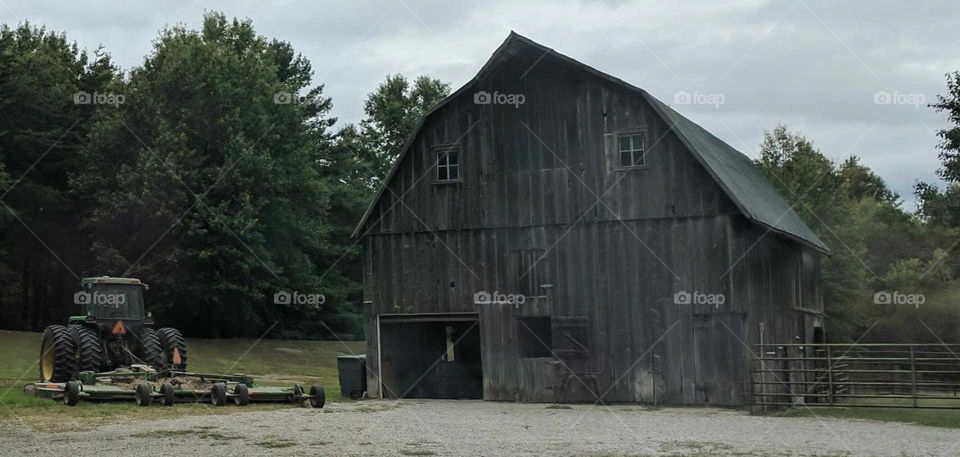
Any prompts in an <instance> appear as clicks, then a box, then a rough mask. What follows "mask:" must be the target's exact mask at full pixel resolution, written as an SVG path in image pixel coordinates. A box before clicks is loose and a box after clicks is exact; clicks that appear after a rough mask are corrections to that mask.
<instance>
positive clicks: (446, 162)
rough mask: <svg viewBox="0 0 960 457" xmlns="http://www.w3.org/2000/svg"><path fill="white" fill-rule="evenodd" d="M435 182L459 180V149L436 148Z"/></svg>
mask: <svg viewBox="0 0 960 457" xmlns="http://www.w3.org/2000/svg"><path fill="white" fill-rule="evenodd" d="M436 153H437V182H456V181H459V180H460V150H459V149H458V148H442V149H437V150H436Z"/></svg>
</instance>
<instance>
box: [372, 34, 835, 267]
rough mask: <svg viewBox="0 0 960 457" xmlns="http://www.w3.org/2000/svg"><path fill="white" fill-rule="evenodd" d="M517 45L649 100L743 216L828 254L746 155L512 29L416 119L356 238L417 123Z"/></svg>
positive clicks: (467, 87) (671, 111)
mask: <svg viewBox="0 0 960 457" xmlns="http://www.w3.org/2000/svg"><path fill="white" fill-rule="evenodd" d="M517 45H520V46H529V47H532V48H533V49H535V50H537V51H539V52H542V53H543V55H544V56H546V55H550V56H552V57H554V58H557V59H559V60H561V61H563V62H566V63H569V64H571V65H575V66H577V67H578V68H580V69H582V70H585V71H587V72H589V73H591V74H593V75H595V76H597V77H600V78H602V79H605V80H607V81H610V82H612V83H614V84H617V85H619V86H621V87H623V88H625V89H627V90H630V91H633V92H635V93H637V94H639V95H641V96H642V97H644V99H645V100H647V102H648V103H650V105H651V106H652V107H653V109H654V111H656V112H657V114H659V115H660V116H661V117H662V118H663V121H664V122H665V123H666V124H667V125H668V126H670V129H671V130H672V131H673V132H674V133H676V135H677V136H678V137H679V139H680V141H681V142H683V144H684V145H686V146H687V148H688V149H690V151H691V152H692V153H693V155H694V156H695V157H696V159H697V161H699V162H700V164H701V165H703V167H704V168H706V170H707V172H708V173H709V174H710V176H712V177H713V179H714V180H715V181H716V182H717V184H718V185H719V186H720V188H721V189H723V191H724V193H725V194H726V195H727V196H728V197H729V198H730V200H731V201H733V203H734V204H735V205H736V206H737V208H738V209H739V210H740V212H741V213H743V215H744V216H745V217H746V218H748V219H750V220H751V221H753V222H754V223H756V224H758V225H761V226H763V227H765V228H767V229H769V230H771V231H774V232H777V233H779V234H781V235H784V236H787V237H789V238H792V239H795V240H797V241H800V242H802V243H804V244H807V245H809V246H811V247H813V248H815V249H817V250H819V251H821V252H829V248H827V246H826V245H825V244H824V243H823V242H822V241H821V240H820V239H819V238H818V237H817V235H816V234H815V233H814V232H813V230H811V229H810V227H809V226H807V224H806V223H804V222H803V220H802V219H801V218H800V215H798V214H797V212H796V211H794V209H793V207H792V206H791V205H789V204H787V202H786V201H785V200H784V199H783V197H782V196H781V195H780V193H779V192H778V191H777V190H776V188H774V187H773V185H771V184H770V182H769V181H768V180H767V178H766V177H765V176H764V175H763V173H762V172H761V171H760V169H758V168H757V166H756V165H754V163H753V161H752V160H750V158H749V157H747V156H746V155H744V154H743V153H741V152H740V151H738V150H736V149H735V148H733V147H732V146H730V145H729V144H727V143H726V142H724V141H723V140H721V139H720V138H717V137H716V136H714V135H713V134H711V133H710V132H708V131H707V130H706V129H704V128H703V127H700V126H699V125H697V124H696V123H695V122H693V121H691V120H690V119H687V118H686V117H684V116H683V115H681V114H680V113H678V112H677V111H675V110H674V109H673V108H670V107H669V106H667V104H665V103H663V102H662V101H660V100H658V99H657V98H656V97H654V96H652V95H650V94H649V93H648V92H647V91H645V90H643V89H641V88H639V87H636V86H633V85H631V84H630V83H627V82H626V81H623V80H621V79H618V78H615V77H613V76H611V75H608V74H606V73H603V72H601V71H599V70H597V69H595V68H593V67H590V66H588V65H585V64H583V63H581V62H578V61H576V60H574V59H572V58H570V57H567V56H565V55H563V54H560V53H558V52H556V51H554V50H552V49H550V48H547V47H545V46H543V45H540V44H538V43H536V42H534V41H532V40H530V39H528V38H526V37H523V36H521V35H519V34H517V33H515V32H510V35H509V36H508V37H507V39H506V40H505V41H504V42H503V44H501V45H500V47H499V48H497V50H496V51H495V52H494V53H493V55H492V56H491V57H490V59H489V60H488V61H487V62H486V63H485V64H484V66H483V68H481V69H480V71H479V72H478V73H477V75H476V76H474V77H473V79H471V80H470V81H469V82H468V83H467V84H465V85H464V86H463V87H461V88H460V89H458V90H457V91H456V92H454V93H453V94H451V95H450V96H449V97H447V98H445V99H444V100H443V101H442V102H440V103H439V104H437V106H435V107H434V108H433V109H431V110H430V111H428V112H427V113H426V114H424V116H423V118H422V119H420V123H419V124H418V125H417V127H416V128H415V129H414V131H413V132H411V134H410V136H409V137H408V138H407V142H406V144H405V145H404V148H403V150H402V152H401V153H400V156H399V157H398V158H397V160H396V162H395V163H394V164H393V169H391V171H390V174H388V175H387V178H386V179H385V180H384V182H383V183H382V185H381V188H380V191H379V192H378V193H377V195H376V197H375V198H374V199H373V201H372V202H371V203H370V206H369V207H368V208H367V211H366V212H365V213H364V215H363V218H362V219H361V220H360V223H359V224H357V228H356V229H355V230H354V232H353V236H354V237H356V236H358V235H360V234H361V230H362V229H363V227H364V226H365V225H366V223H367V219H368V218H369V217H370V214H371V213H372V212H373V210H374V208H375V207H376V205H377V203H378V201H379V200H380V198H381V196H382V195H383V191H384V188H385V187H386V186H387V185H389V183H390V181H391V180H392V178H393V175H394V173H396V170H397V168H398V167H399V165H400V163H402V162H403V160H404V158H405V157H406V155H407V153H408V151H409V150H410V146H411V144H412V143H413V139H414V138H415V137H416V135H417V133H418V132H419V131H420V129H421V127H423V125H424V123H425V122H426V120H427V119H428V118H430V116H431V115H433V114H434V113H435V112H437V110H439V109H440V108H442V107H443V106H445V105H446V104H447V103H449V102H450V101H451V100H453V99H455V98H456V97H458V96H460V95H461V94H463V93H464V92H467V91H470V90H472V88H473V86H474V85H475V84H476V83H477V81H479V80H480V79H481V77H483V76H485V75H486V74H487V73H488V72H490V71H491V69H492V68H493V67H495V66H496V65H497V64H498V63H500V62H501V59H502V57H503V56H504V55H505V54H507V53H508V52H509V50H510V49H511V48H512V47H513V46H517Z"/></svg>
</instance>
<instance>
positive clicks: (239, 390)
mask: <svg viewBox="0 0 960 457" xmlns="http://www.w3.org/2000/svg"><path fill="white" fill-rule="evenodd" d="M233 394H234V397H233V402H234V403H236V404H237V406H247V405H249V404H250V389H249V388H248V387H247V385H246V384H237V387H234V388H233Z"/></svg>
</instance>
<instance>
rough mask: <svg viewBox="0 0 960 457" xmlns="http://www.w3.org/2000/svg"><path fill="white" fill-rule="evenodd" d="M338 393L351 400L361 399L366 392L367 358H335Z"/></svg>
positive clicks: (345, 356) (355, 356) (353, 356)
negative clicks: (338, 378)
mask: <svg viewBox="0 0 960 457" xmlns="http://www.w3.org/2000/svg"><path fill="white" fill-rule="evenodd" d="M337 371H338V372H339V377H340V393H341V394H342V395H343V396H344V397H350V398H353V399H358V398H363V393H364V392H366V391H367V356H366V355H341V356H339V357H337Z"/></svg>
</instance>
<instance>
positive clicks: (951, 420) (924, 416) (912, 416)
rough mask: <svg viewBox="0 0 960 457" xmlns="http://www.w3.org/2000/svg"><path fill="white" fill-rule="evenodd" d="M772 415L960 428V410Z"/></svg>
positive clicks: (828, 409)
mask: <svg viewBox="0 0 960 457" xmlns="http://www.w3.org/2000/svg"><path fill="white" fill-rule="evenodd" d="M772 415H782V416H785V417H833V418H838V419H864V420H874V421H882V422H906V423H910V424H917V425H929V426H931V427H949V428H960V410H956V409H913V408H846V407H816V408H809V409H808V408H791V409H788V410H786V411H783V412H780V413H773V414H772Z"/></svg>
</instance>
